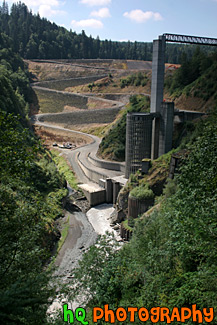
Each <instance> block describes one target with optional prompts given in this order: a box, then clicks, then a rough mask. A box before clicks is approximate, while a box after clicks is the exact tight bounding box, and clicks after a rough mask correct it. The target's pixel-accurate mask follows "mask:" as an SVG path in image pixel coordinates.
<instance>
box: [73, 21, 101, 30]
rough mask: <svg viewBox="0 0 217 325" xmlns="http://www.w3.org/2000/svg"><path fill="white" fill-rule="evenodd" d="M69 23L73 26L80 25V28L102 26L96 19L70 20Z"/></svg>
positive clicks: (97, 27) (98, 27)
mask: <svg viewBox="0 0 217 325" xmlns="http://www.w3.org/2000/svg"><path fill="white" fill-rule="evenodd" d="M71 24H72V26H74V27H81V28H86V27H91V28H95V29H100V28H103V23H102V22H101V21H100V20H97V19H86V20H80V21H76V20H72V22H71Z"/></svg>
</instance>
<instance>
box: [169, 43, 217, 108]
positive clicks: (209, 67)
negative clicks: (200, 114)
mask: <svg viewBox="0 0 217 325" xmlns="http://www.w3.org/2000/svg"><path fill="white" fill-rule="evenodd" d="M216 76H217V52H214V53H212V54H211V55H209V56H207V55H205V53H204V52H202V51H201V50H200V48H199V47H198V48H197V49H196V51H195V52H194V55H193V57H192V59H190V60H189V59H187V57H186V55H183V57H182V65H181V68H179V69H178V70H177V71H175V73H174V74H173V75H170V76H168V77H167V78H166V80H165V90H166V91H167V92H169V94H170V96H171V97H172V99H173V100H175V104H177V105H178V104H180V102H181V101H183V100H185V101H186V102H187V101H188V100H189V99H192V104H193V102H195V103H196V105H197V109H205V108H208V107H209V108H210V107H214V105H215V103H216V100H217V86H216V85H217V77H216ZM199 100H200V101H199ZM193 105H194V104H193ZM194 106H195V105H194ZM193 108H194V107H193ZM189 109H192V107H189Z"/></svg>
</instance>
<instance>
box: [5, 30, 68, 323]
mask: <svg viewBox="0 0 217 325" xmlns="http://www.w3.org/2000/svg"><path fill="white" fill-rule="evenodd" d="M1 40H3V42H4V43H7V41H8V39H7V37H5V36H4V35H1ZM6 45H7V44H6ZM0 58H1V60H0V71H1V73H0V87H1V90H3V92H1V94H0V139H1V141H0V179H1V182H0V319H1V322H2V324H44V322H45V319H46V310H47V306H48V301H49V299H50V298H51V297H52V295H53V293H54V290H55V287H54V286H53V285H52V286H51V281H50V274H49V273H48V272H46V271H45V270H43V267H44V264H45V262H46V261H47V260H48V258H49V256H50V251H51V250H52V249H53V246H54V243H55V241H57V239H58V237H59V233H58V231H57V230H56V229H55V224H54V220H55V219H56V218H58V217H61V216H62V199H63V197H65V196H66V194H67V190H66V189H65V188H64V185H65V180H64V178H63V177H62V176H60V174H59V173H58V171H57V169H56V166H55V164H54V162H53V161H52V160H51V158H50V156H49V154H48V153H47V152H45V151H44V149H43V148H42V147H41V145H40V143H39V142H38V141H37V140H36V139H35V138H34V137H33V134H32V133H31V132H30V130H29V129H28V128H26V126H27V121H26V119H25V116H26V114H27V113H28V104H27V102H26V98H28V96H29V94H30V89H29V81H28V76H27V74H26V72H25V68H24V63H23V62H22V60H21V59H20V58H19V56H18V55H17V54H14V53H13V51H12V50H10V48H8V47H7V48H3V46H2V43H1V49H0Z"/></svg>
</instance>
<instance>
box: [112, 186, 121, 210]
mask: <svg viewBox="0 0 217 325" xmlns="http://www.w3.org/2000/svg"><path fill="white" fill-rule="evenodd" d="M120 189H121V186H120V183H119V182H113V205H115V204H116V202H117V197H118V193H119V191H120Z"/></svg>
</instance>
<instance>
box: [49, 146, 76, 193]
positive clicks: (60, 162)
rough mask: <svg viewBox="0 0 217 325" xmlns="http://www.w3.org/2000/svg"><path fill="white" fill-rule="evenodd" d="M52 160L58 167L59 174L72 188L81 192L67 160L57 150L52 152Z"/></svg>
mask: <svg viewBox="0 0 217 325" xmlns="http://www.w3.org/2000/svg"><path fill="white" fill-rule="evenodd" d="M52 158H53V160H54V162H55V164H56V165H57V168H58V170H59V173H60V174H62V175H64V178H65V179H66V180H67V181H68V183H69V185H70V186H71V188H73V189H75V190H79V187H78V184H77V180H76V177H75V174H74V173H73V171H72V169H71V168H70V167H69V165H68V164H67V162H66V159H65V158H64V157H62V156H60V155H59V152H57V151H56V150H52Z"/></svg>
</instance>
